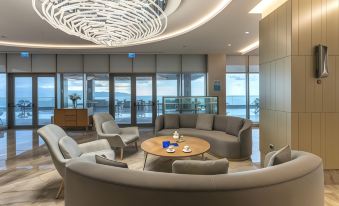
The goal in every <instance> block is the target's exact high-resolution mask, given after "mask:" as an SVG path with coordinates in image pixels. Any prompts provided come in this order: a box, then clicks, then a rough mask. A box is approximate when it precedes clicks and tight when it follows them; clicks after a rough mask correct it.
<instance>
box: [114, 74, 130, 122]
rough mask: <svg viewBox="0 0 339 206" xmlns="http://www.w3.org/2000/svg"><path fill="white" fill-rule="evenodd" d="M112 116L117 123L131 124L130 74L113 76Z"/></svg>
mask: <svg viewBox="0 0 339 206" xmlns="http://www.w3.org/2000/svg"><path fill="white" fill-rule="evenodd" d="M114 100H115V102H114V111H115V114H114V117H115V120H116V121H117V123H119V124H131V123H132V119H131V109H132V108H131V107H132V80H131V77H130V76H117V77H114Z"/></svg>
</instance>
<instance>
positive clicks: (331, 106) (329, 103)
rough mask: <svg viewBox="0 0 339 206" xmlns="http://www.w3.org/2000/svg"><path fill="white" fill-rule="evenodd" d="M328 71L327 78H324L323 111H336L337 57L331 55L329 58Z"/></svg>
mask: <svg viewBox="0 0 339 206" xmlns="http://www.w3.org/2000/svg"><path fill="white" fill-rule="evenodd" d="M328 72H329V75H328V77H327V78H325V79H323V81H322V82H323V112H335V111H336V102H335V100H336V96H335V95H336V92H335V88H336V79H335V77H336V70H335V57H334V56H329V58H328Z"/></svg>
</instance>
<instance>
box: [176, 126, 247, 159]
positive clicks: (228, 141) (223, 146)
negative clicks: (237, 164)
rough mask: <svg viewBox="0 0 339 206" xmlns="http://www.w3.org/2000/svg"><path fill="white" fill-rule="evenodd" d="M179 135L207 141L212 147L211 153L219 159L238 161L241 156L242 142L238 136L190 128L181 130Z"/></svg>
mask: <svg viewBox="0 0 339 206" xmlns="http://www.w3.org/2000/svg"><path fill="white" fill-rule="evenodd" d="M179 133H180V134H182V135H184V136H193V137H198V138H201V139H204V140H206V141H207V142H209V143H210V145H211V152H212V153H213V154H215V155H217V156H219V157H228V158H231V159H232V158H234V159H237V158H239V156H240V142H239V138H237V137H236V136H233V135H229V134H226V133H225V132H220V131H206V130H199V129H190V128H181V129H180V130H179ZM184 138H185V137H184Z"/></svg>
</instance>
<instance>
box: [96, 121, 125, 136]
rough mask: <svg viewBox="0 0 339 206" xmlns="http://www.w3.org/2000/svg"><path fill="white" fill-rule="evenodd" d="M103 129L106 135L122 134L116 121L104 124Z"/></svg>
mask: <svg viewBox="0 0 339 206" xmlns="http://www.w3.org/2000/svg"><path fill="white" fill-rule="evenodd" d="M101 127H102V131H103V132H104V134H121V131H120V128H119V126H118V125H117V123H116V122H115V121H114V120H110V121H106V122H103V123H102V126H101Z"/></svg>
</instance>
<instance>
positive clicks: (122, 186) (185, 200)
mask: <svg viewBox="0 0 339 206" xmlns="http://www.w3.org/2000/svg"><path fill="white" fill-rule="evenodd" d="M323 178H324V176H323V166H322V161H321V159H320V158H319V157H318V156H315V155H313V154H310V153H306V152H296V151H293V152H292V160H291V161H289V162H287V163H284V164H280V165H277V166H273V167H268V168H264V169H258V170H252V171H246V172H238V173H232V174H222V175H204V176H202V175H183V174H168V173H160V172H150V171H135V170H128V169H122V168H116V167H111V166H105V165H96V164H94V163H91V162H81V161H79V160H74V161H71V162H70V164H69V165H68V166H67V169H66V179H65V189H66V192H65V205H66V206H93V205H100V206H106V205H107V206H108V205H119V206H134V205H147V206H159V205H161V206H173V205H175V206H187V205H194V206H206V205H213V206H225V205H232V206H248V205H251V206H287V205H288V206H322V205H324V179H323Z"/></svg>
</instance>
